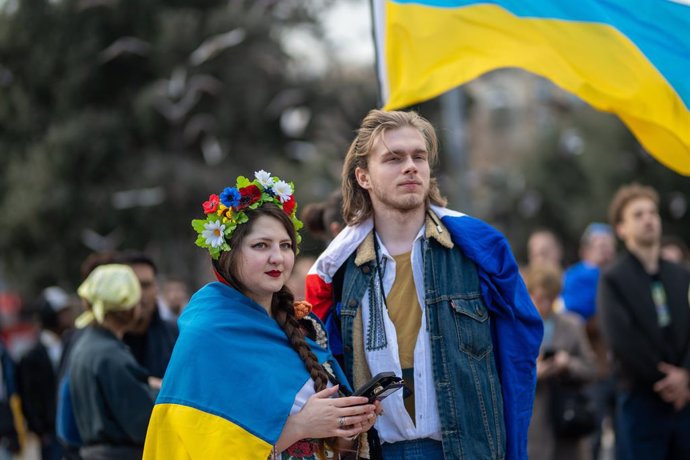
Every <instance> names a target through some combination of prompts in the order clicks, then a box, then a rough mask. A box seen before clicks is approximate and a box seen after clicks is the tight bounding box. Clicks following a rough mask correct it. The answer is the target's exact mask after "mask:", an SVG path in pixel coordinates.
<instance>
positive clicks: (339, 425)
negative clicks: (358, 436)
mask: <svg viewBox="0 0 690 460" xmlns="http://www.w3.org/2000/svg"><path fill="white" fill-rule="evenodd" d="M344 425H345V417H340V418H339V419H338V427H340V428H342V427H343V426H344Z"/></svg>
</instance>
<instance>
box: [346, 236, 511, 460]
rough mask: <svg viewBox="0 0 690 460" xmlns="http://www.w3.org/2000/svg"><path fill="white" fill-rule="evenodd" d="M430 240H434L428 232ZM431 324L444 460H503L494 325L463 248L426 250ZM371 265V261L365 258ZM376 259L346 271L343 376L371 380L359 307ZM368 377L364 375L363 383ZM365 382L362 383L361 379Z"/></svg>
mask: <svg viewBox="0 0 690 460" xmlns="http://www.w3.org/2000/svg"><path fill="white" fill-rule="evenodd" d="M427 234H429V232H427ZM422 244H423V248H422V252H423V263H424V285H425V292H424V299H425V305H426V306H425V309H424V314H425V315H426V323H427V327H428V328H429V337H430V341H431V344H430V346H431V355H432V368H433V372H434V384H435V390H436V395H437V407H438V411H439V418H440V421H441V429H442V440H443V451H444V456H445V458H446V459H472V460H475V459H477V460H479V459H503V458H504V457H505V445H506V436H505V427H504V418H503V399H502V396H501V386H500V380H499V376H498V372H497V369H496V362H495V357H494V350H493V341H492V332H491V319H490V318H489V311H488V309H487V307H486V305H485V304H484V301H483V299H482V293H481V289H480V283H479V277H478V274H477V268H476V266H475V264H474V263H473V262H472V261H471V260H469V259H468V258H467V257H466V256H465V255H464V254H463V253H462V251H461V250H460V249H459V248H458V246H453V245H452V244H451V245H450V247H449V246H448V245H444V244H441V243H440V242H439V241H438V240H437V239H435V238H433V237H432V238H425V239H424V240H423V242H422ZM365 259H366V258H365ZM374 265H375V261H374V259H373V258H372V259H371V260H368V261H362V257H361V254H359V257H358V254H357V253H355V254H353V255H352V256H351V257H350V258H349V259H348V260H347V262H346V263H345V264H344V266H343V267H342V268H341V272H342V273H341V275H342V292H341V295H340V296H339V300H340V302H339V304H340V305H339V307H340V308H339V310H340V324H341V334H342V340H343V351H344V364H345V372H346V374H347V377H348V379H349V380H350V381H351V382H353V383H354V384H355V386H357V385H358V382H359V381H362V380H363V379H366V378H367V375H366V373H368V371H366V369H367V366H366V360H365V358H364V349H363V346H362V324H361V318H362V316H361V313H360V314H358V313H359V310H360V306H361V299H362V298H363V297H364V295H365V293H366V290H367V288H368V286H369V285H370V277H371V276H373V274H374V273H375V270H374ZM362 369H365V374H364V375H362ZM357 374H360V375H357Z"/></svg>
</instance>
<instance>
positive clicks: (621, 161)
mask: <svg viewBox="0 0 690 460" xmlns="http://www.w3.org/2000/svg"><path fill="white" fill-rule="evenodd" d="M551 102H552V104H551V106H550V107H549V108H548V109H547V110H548V111H549V117H548V119H549V120H550V121H549V123H547V126H546V127H545V129H544V130H543V131H542V132H541V134H540V135H539V136H538V137H537V138H536V148H535V151H534V152H533V154H531V155H529V156H527V157H526V158H525V159H524V161H523V162H522V168H521V169H522V173H523V174H524V177H525V182H524V184H523V185H524V188H523V190H522V191H521V193H517V194H513V195H512V198H511V199H509V200H508V207H509V208H510V209H511V211H510V212H503V213H502V214H501V216H500V218H499V221H500V222H501V224H502V226H503V227H504V228H507V229H509V235H510V237H511V239H512V240H513V241H514V245H515V249H516V253H517V254H518V256H519V258H520V259H522V260H524V257H525V247H524V246H525V242H526V240H527V236H528V235H529V232H530V231H531V230H533V229H534V228H536V227H547V228H550V229H552V230H553V231H555V232H556V234H558V235H559V236H560V237H561V238H562V239H563V242H564V246H565V256H566V257H565V259H566V260H565V262H566V263H567V264H569V263H573V262H575V261H576V260H577V259H578V246H579V238H580V236H581V234H582V232H583V230H584V228H585V227H586V226H587V224H589V223H590V222H592V221H599V222H608V215H607V212H608V206H609V203H610V201H611V199H612V197H613V195H614V193H615V192H616V190H617V189H618V187H620V186H621V185H623V184H627V183H631V182H639V183H641V184H645V185H651V186H652V187H654V188H655V189H656V190H657V191H658V192H659V195H660V199H661V203H660V213H661V216H662V221H663V226H664V232H665V233H668V234H675V235H678V236H680V237H681V238H683V239H685V241H690V210H689V209H688V205H690V203H689V202H688V200H689V199H690V179H689V178H687V177H684V176H681V175H679V174H677V173H675V172H674V171H672V170H670V169H668V168H666V167H664V166H663V165H661V164H660V163H658V162H657V161H656V160H654V159H653V158H652V157H651V156H650V155H649V154H648V153H646V152H645V151H644V149H643V148H642V147H641V146H640V144H639V143H638V142H637V140H636V139H635V138H634V137H633V136H632V134H631V133H630V132H629V130H628V129H627V128H626V127H625V125H623V123H622V122H621V121H620V120H619V119H618V118H617V117H615V116H614V115H611V114H608V113H604V112H599V111H597V110H595V109H593V108H592V107H590V106H588V105H586V104H583V103H581V102H579V101H577V100H575V99H573V98H570V102H569V103H566V104H563V103H558V104H553V101H551ZM504 202H505V201H504ZM504 211H505V209H504ZM515 211H517V212H515Z"/></svg>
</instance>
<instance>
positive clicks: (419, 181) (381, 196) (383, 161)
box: [355, 127, 431, 213]
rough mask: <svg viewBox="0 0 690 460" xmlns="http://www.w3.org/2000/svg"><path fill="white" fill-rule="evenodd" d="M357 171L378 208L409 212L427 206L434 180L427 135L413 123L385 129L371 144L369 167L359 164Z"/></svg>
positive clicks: (375, 208) (360, 183)
mask: <svg viewBox="0 0 690 460" xmlns="http://www.w3.org/2000/svg"><path fill="white" fill-rule="evenodd" d="M355 175H356V177H357V182H358V183H359V185H360V186H361V187H362V188H363V189H365V190H367V191H368V192H369V196H370V197H371V202H372V204H373V206H374V210H375V211H376V210H378V211H381V210H384V209H387V210H394V211H398V212H401V213H406V212H409V211H412V210H416V209H418V208H419V207H424V206H425V203H426V199H427V196H428V195H429V182H430V180H431V170H430V167H429V153H428V152H427V148H426V142H425V141H424V136H422V133H420V132H419V131H418V130H417V129H415V128H412V127H403V128H396V129H390V130H388V131H386V132H384V133H383V135H382V136H380V137H379V138H378V139H377V140H376V141H375V142H374V145H373V146H372V149H371V152H370V153H369V158H368V165H367V169H362V168H357V169H356V171H355Z"/></svg>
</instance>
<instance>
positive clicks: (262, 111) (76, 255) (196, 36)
mask: <svg viewBox="0 0 690 460" xmlns="http://www.w3.org/2000/svg"><path fill="white" fill-rule="evenodd" d="M332 3H333V1H332V0H327V1H318V0H306V1H305V0H281V1H277V0H262V1H255V0H231V1H227V0H149V1H145V2H142V1H140V0H21V1H19V0H17V1H7V2H3V3H2V4H1V6H0V8H1V9H0V100H1V101H2V104H0V150H1V151H2V152H3V154H2V155H0V214H1V215H2V216H3V217H2V219H0V257H1V260H0V263H1V264H2V268H4V275H5V277H6V278H7V281H8V284H9V285H10V286H13V287H14V288H15V289H18V290H20V291H21V292H22V293H24V294H26V295H31V294H32V293H34V292H36V290H37V289H40V288H42V287H43V286H45V285H47V284H61V285H63V286H65V287H74V286H76V285H77V283H78V282H79V279H78V278H79V270H78V267H79V265H80V263H81V262H82V260H83V259H84V258H85V257H86V256H87V255H88V254H89V253H90V252H91V251H93V250H101V249H113V248H115V249H117V248H140V249H144V250H147V251H148V252H149V253H151V254H152V255H153V256H154V258H155V259H156V260H157V261H158V262H159V264H160V265H161V268H162V271H164V272H174V273H177V274H179V275H182V276H188V277H190V279H193V280H194V281H202V280H204V279H203V276H204V274H205V273H204V271H203V270H199V267H201V266H204V264H205V263H206V262H205V259H202V258H203V254H201V252H202V251H197V250H196V248H195V247H194V245H193V244H191V243H190V242H191V241H193V239H194V238H193V232H192V231H191V229H190V226H189V222H190V221H191V219H192V218H193V217H194V216H196V215H197V214H198V212H199V209H200V208H199V206H200V203H201V201H202V199H203V197H204V196H205V195H207V194H208V193H210V192H212V191H217V190H219V189H220V188H222V187H224V186H226V185H228V181H229V180H232V179H234V178H235V177H236V176H237V175H238V174H251V172H252V171H254V170H257V169H260V168H264V169H268V170H273V172H275V174H277V175H279V176H281V177H289V178H291V179H294V180H295V182H297V181H298V179H299V178H300V176H301V175H309V174H311V175H312V176H313V175H317V174H319V173H320V172H319V171H321V172H322V171H323V169H319V168H323V165H324V160H320V161H311V162H310V161H309V160H310V159H313V158H311V157H310V156H309V155H310V152H312V151H313V150H314V149H316V150H317V151H319V150H326V151H328V152H330V153H329V155H327V156H325V158H330V159H332V158H334V156H335V155H336V151H337V150H338V149H339V148H340V146H338V147H335V148H334V147H333V145H334V144H328V139H329V136H328V135H327V134H326V133H325V132H324V130H327V131H330V130H331V129H345V130H346V134H345V136H346V135H349V133H350V132H351V130H352V127H350V126H348V125H349V122H348V121H351V120H353V119H355V118H356V119H357V121H358V119H359V118H360V117H361V115H362V113H355V114H352V113H346V111H343V110H340V109H336V110H331V111H330V112H329V111H328V109H329V108H331V109H333V105H334V104H335V105H337V104H341V103H343V99H344V97H346V95H343V94H342V93H341V92H340V91H339V89H338V87H339V85H341V84H343V82H344V81H345V80H347V79H348V78H349V77H348V76H342V75H336V77H337V78H333V79H331V80H330V81H328V82H326V83H323V84H318V82H317V81H316V78H315V77H313V76H311V77H310V76H305V75H302V74H299V73H298V72H289V71H288V70H287V69H289V68H291V65H292V67H294V66H295V64H294V62H293V60H292V58H291V56H290V55H289V53H288V52H287V50H286V49H285V46H284V40H283V38H284V36H285V34H288V33H290V31H292V30H295V29H296V28H300V29H304V30H307V31H308V32H309V33H310V34H312V35H313V36H315V37H322V34H323V30H322V29H321V26H320V24H319V22H318V20H317V14H318V12H319V10H320V9H322V8H328V7H329V6H330V5H331V4H332ZM358 78H359V77H355V80H357V79H358ZM319 81H321V80H319ZM358 81H360V83H359V84H358V85H357V86H355V88H362V87H364V86H366V87H368V88H371V89H369V90H368V92H367V91H363V92H362V94H363V96H357V97H355V98H354V99H355V100H360V101H364V102H361V103H360V104H359V105H358V106H359V107H362V108H363V107H367V108H368V107H371V106H372V105H373V104H374V99H373V90H374V88H375V87H374V85H373V82H366V81H364V79H362V78H359V80H358ZM315 83H317V84H315ZM350 91H352V89H351V90H350ZM368 95H371V98H370V99H369V98H368ZM355 105H357V104H355ZM321 111H324V112H325V115H324V116H323V117H321V116H319V117H316V116H314V115H313V114H315V113H319V112H321ZM362 111H363V109H362ZM355 112H357V111H355ZM312 119H316V122H314V121H313V120H312ZM343 120H345V121H343ZM355 126H356V125H355ZM333 137H337V136H334V134H332V133H331V134H330V138H331V139H332V138H333ZM305 155H306V156H305ZM305 165H307V167H306V168H305V167H304V166H305ZM298 173H299V174H298ZM332 179H336V180H337V177H336V178H332ZM329 186H330V182H328V185H325V184H324V185H322V186H320V188H319V187H316V189H317V191H316V192H313V193H314V195H317V194H318V193H320V192H319V191H318V190H320V189H325V188H328V187H329ZM298 193H299V191H298ZM1 273H2V271H1V270H0V274H1Z"/></svg>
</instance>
